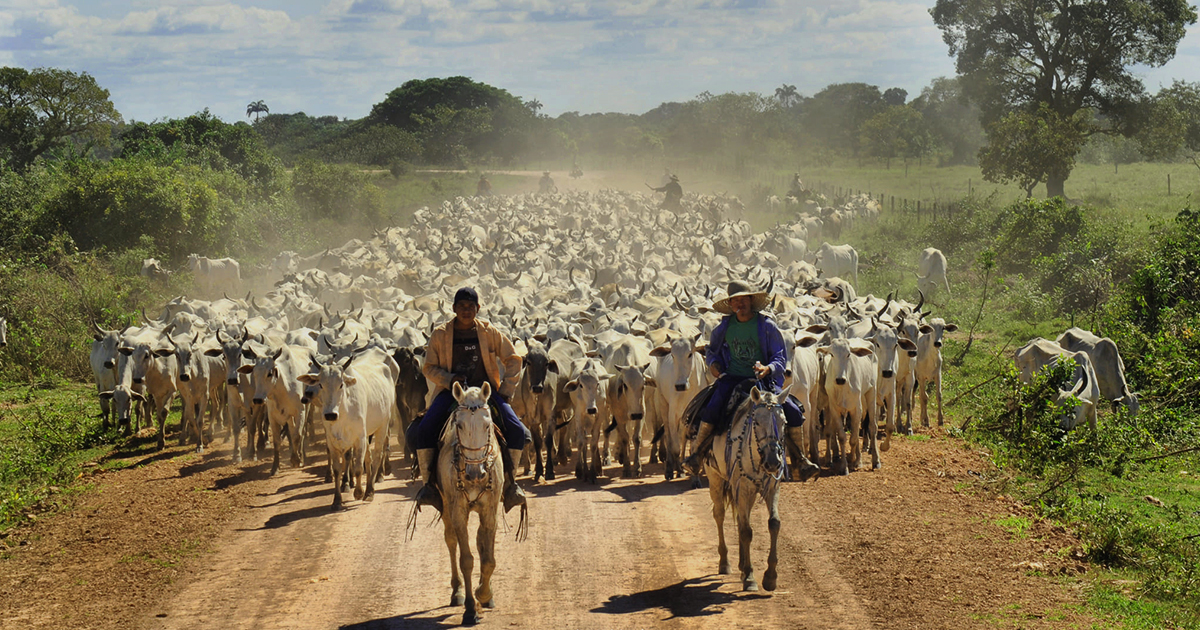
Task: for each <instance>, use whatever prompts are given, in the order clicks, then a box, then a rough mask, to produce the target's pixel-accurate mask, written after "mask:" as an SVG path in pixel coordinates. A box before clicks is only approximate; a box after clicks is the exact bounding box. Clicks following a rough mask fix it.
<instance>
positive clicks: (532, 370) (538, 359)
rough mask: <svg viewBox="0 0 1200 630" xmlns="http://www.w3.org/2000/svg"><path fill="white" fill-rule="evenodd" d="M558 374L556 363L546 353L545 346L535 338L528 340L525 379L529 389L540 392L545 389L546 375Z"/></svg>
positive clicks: (536, 392)
mask: <svg viewBox="0 0 1200 630" xmlns="http://www.w3.org/2000/svg"><path fill="white" fill-rule="evenodd" d="M549 374H558V363H557V362H556V361H555V360H554V359H551V358H550V355H549V354H547V353H546V348H545V346H543V345H542V344H541V343H540V342H538V341H537V340H533V339H531V340H530V341H529V351H528V352H527V353H526V354H525V379H526V381H527V382H528V383H529V391H531V392H533V393H534V394H541V393H543V392H544V391H546V377H547V376H548V375H549Z"/></svg>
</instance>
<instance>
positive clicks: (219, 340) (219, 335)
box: [217, 328, 225, 343]
mask: <svg viewBox="0 0 1200 630" xmlns="http://www.w3.org/2000/svg"><path fill="white" fill-rule="evenodd" d="M217 343H225V341H224V340H223V339H221V329H220V328H218V329H217Z"/></svg>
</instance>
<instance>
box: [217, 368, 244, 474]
mask: <svg viewBox="0 0 1200 630" xmlns="http://www.w3.org/2000/svg"><path fill="white" fill-rule="evenodd" d="M236 391H237V388H236V387H227V388H225V407H224V408H223V409H221V415H222V416H224V417H225V422H227V423H228V424H229V435H230V440H231V441H232V443H233V463H235V464H240V463H242V447H241V445H239V444H238V442H239V441H241V437H242V426H241V422H239V420H240V419H241V418H237V417H234V416H235V410H234V408H233V400H232V398H233V396H235V395H236ZM237 415H240V414H237Z"/></svg>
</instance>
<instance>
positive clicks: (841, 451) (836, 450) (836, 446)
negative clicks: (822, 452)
mask: <svg viewBox="0 0 1200 630" xmlns="http://www.w3.org/2000/svg"><path fill="white" fill-rule="evenodd" d="M831 416H832V419H833V422H832V426H831V427H830V432H831V434H830V436H829V437H830V439H829V443H830V444H831V445H832V447H833V451H832V452H830V455H829V456H830V461H831V462H833V461H835V460H836V463H835V464H834V470H835V472H837V474H839V475H849V474H850V469H849V467H848V463H849V462H848V460H849V457H848V456H847V453H846V417H845V414H843V413H842V412H841V411H839V412H837V413H834V414H831Z"/></svg>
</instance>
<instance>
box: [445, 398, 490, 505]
mask: <svg viewBox="0 0 1200 630" xmlns="http://www.w3.org/2000/svg"><path fill="white" fill-rule="evenodd" d="M451 393H452V394H453V395H454V400H456V401H458V409H456V410H455V412H454V420H453V422H451V423H450V424H451V425H452V426H453V430H454V435H455V438H456V440H457V442H458V450H459V457H460V458H461V460H462V462H463V475H464V476H465V480H466V481H470V482H473V481H479V480H481V479H483V478H484V477H486V476H487V467H488V464H489V462H490V461H491V459H492V455H493V444H494V438H493V435H494V432H493V431H494V430H493V428H492V413H491V410H490V409H488V399H489V398H491V396H492V386H491V384H490V383H486V382H485V383H484V384H483V387H469V388H466V389H464V388H463V386H462V384H461V383H458V382H455V383H454V386H453V387H452V388H451Z"/></svg>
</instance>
